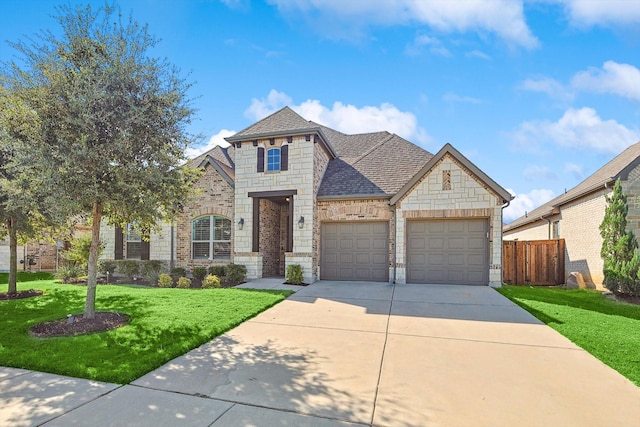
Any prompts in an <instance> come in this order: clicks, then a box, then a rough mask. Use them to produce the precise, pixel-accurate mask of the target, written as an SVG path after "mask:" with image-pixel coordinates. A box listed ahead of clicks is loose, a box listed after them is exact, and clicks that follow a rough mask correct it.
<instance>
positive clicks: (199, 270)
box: [193, 267, 207, 280]
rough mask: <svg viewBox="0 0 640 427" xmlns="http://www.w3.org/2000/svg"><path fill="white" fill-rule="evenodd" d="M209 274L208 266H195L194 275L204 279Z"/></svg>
mask: <svg viewBox="0 0 640 427" xmlns="http://www.w3.org/2000/svg"><path fill="white" fill-rule="evenodd" d="M206 275H207V269H206V267H193V277H194V278H196V279H198V280H203V279H204V278H205V276H206Z"/></svg>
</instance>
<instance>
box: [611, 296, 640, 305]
mask: <svg viewBox="0 0 640 427" xmlns="http://www.w3.org/2000/svg"><path fill="white" fill-rule="evenodd" d="M614 298H615V299H616V300H618V301H624V302H628V303H629V304H638V305H640V297H633V296H631V295H626V294H615V297H614Z"/></svg>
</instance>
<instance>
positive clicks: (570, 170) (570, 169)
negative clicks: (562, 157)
mask: <svg viewBox="0 0 640 427" xmlns="http://www.w3.org/2000/svg"><path fill="white" fill-rule="evenodd" d="M564 173H566V174H569V175H573V177H574V178H575V179H576V180H582V178H584V169H583V168H582V166H580V165H577V164H575V163H566V164H565V165H564Z"/></svg>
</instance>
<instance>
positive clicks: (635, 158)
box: [504, 142, 640, 231]
mask: <svg viewBox="0 0 640 427" xmlns="http://www.w3.org/2000/svg"><path fill="white" fill-rule="evenodd" d="M638 164H640V142H638V143H636V144H633V145H631V146H629V147H627V149H625V150H624V151H623V152H622V153H620V154H618V155H617V156H616V157H614V158H613V159H612V160H611V161H610V162H608V163H607V164H605V165H604V166H602V167H601V168H600V169H598V170H597V171H595V172H594V173H593V174H592V175H590V176H589V177H588V178H587V179H585V180H584V181H582V182H581V183H580V184H578V185H576V186H575V187H573V188H572V189H570V190H569V191H567V192H565V193H563V194H561V195H559V196H558V197H556V198H554V199H552V200H550V201H549V202H547V203H545V204H543V205H541V206H539V207H538V208H536V209H534V210H532V211H531V212H528V213H527V214H526V216H521V217H520V218H518V219H516V220H514V221H512V222H511V223H510V224H508V225H506V226H505V227H504V230H505V231H509V230H512V229H514V228H518V227H520V226H522V225H525V224H528V223H530V222H533V221H535V220H537V219H539V218H540V217H543V216H548V215H550V214H551V213H552V212H553V210H554V208H557V207H559V206H561V205H563V204H565V203H568V202H570V201H572V200H575V199H577V198H578V197H582V196H584V195H586V194H589V193H591V192H593V191H595V190H599V189H600V188H602V187H603V186H604V185H605V184H608V183H611V182H614V181H616V180H617V179H618V178H620V179H622V180H625V179H626V178H627V174H628V173H629V172H630V171H631V170H632V169H633V168H635V167H636V166H637V165H638Z"/></svg>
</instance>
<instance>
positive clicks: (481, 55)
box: [466, 49, 491, 61]
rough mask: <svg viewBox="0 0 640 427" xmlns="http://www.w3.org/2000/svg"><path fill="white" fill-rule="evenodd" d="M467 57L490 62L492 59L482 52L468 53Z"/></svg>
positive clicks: (473, 51)
mask: <svg viewBox="0 0 640 427" xmlns="http://www.w3.org/2000/svg"><path fill="white" fill-rule="evenodd" d="M466 56H467V57H468V58H480V59H485V60H487V61H488V60H490V59H491V57H490V56H489V55H487V54H486V53H484V52H482V51H480V50H477V49H476V50H472V51H471V52H467V53H466Z"/></svg>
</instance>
